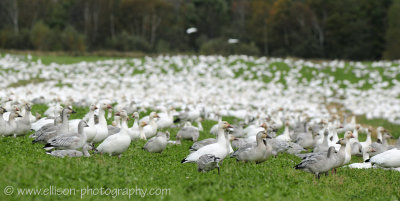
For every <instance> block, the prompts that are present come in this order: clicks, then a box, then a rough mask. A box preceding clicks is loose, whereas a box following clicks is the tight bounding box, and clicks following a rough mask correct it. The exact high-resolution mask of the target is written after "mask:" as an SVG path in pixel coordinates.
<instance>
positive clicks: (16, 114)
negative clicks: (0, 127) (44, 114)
mask: <svg viewBox="0 0 400 201" xmlns="http://www.w3.org/2000/svg"><path fill="white" fill-rule="evenodd" d="M17 117H22V116H21V115H20V114H19V113H18V112H11V113H10V116H9V120H10V119H15V118H17Z"/></svg>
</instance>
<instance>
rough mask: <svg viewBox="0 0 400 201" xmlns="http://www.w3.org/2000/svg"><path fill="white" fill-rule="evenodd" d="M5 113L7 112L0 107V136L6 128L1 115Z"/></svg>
mask: <svg viewBox="0 0 400 201" xmlns="http://www.w3.org/2000/svg"><path fill="white" fill-rule="evenodd" d="M5 112H7V110H6V109H5V108H3V107H1V106H0V136H2V135H4V133H5V128H6V123H7V122H6V121H5V120H4V118H3V114H4V113H5Z"/></svg>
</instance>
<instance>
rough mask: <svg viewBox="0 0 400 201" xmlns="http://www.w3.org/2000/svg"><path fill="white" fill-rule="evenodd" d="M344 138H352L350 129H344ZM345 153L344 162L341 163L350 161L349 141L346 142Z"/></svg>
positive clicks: (344, 163)
mask: <svg viewBox="0 0 400 201" xmlns="http://www.w3.org/2000/svg"><path fill="white" fill-rule="evenodd" d="M344 136H345V138H348V139H349V138H354V136H353V132H351V131H346V133H345V134H344ZM345 151H346V154H345V157H344V162H343V165H346V164H348V163H349V162H350V160H351V144H350V143H346V150H345Z"/></svg>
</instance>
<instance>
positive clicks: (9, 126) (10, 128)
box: [3, 112, 22, 136]
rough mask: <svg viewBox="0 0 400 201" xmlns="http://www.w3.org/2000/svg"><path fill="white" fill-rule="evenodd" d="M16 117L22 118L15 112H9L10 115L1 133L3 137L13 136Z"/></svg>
mask: <svg viewBox="0 0 400 201" xmlns="http://www.w3.org/2000/svg"><path fill="white" fill-rule="evenodd" d="M17 117H22V116H21V115H19V114H18V113H16V112H11V113H10V115H9V119H8V121H7V122H6V124H5V127H4V130H3V131H4V133H3V135H4V136H10V135H13V134H14V131H15V129H16V128H17V123H16V121H15V118H17Z"/></svg>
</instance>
